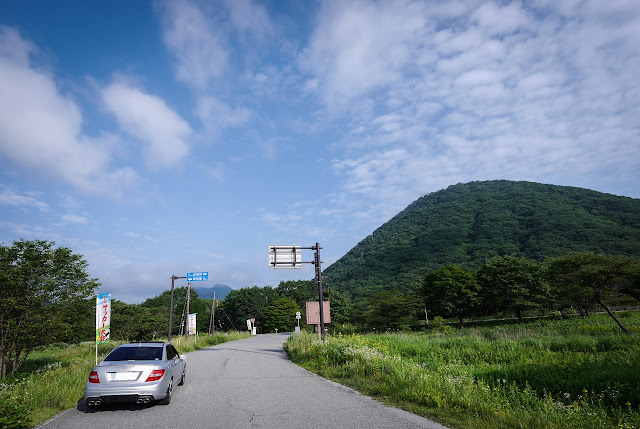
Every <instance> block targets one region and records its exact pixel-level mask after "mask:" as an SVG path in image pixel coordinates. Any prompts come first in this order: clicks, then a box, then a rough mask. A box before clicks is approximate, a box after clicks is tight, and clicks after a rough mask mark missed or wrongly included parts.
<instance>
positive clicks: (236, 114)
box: [196, 96, 251, 130]
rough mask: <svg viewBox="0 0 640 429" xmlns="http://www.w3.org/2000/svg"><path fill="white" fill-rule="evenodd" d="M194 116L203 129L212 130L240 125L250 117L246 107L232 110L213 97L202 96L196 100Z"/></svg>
mask: <svg viewBox="0 0 640 429" xmlns="http://www.w3.org/2000/svg"><path fill="white" fill-rule="evenodd" d="M196 114H197V116H198V118H199V119H200V121H202V123H203V124H204V126H205V128H208V129H212V130H220V129H222V128H225V127H236V126H238V125H242V124H244V123H245V122H247V121H248V120H249V118H250V116H251V112H250V111H249V109H247V108H246V107H236V108H234V107H231V106H229V105H227V104H225V103H223V102H222V101H220V100H218V99H217V98H216V97H213V96H203V97H200V98H199V99H198V101H197V105H196Z"/></svg>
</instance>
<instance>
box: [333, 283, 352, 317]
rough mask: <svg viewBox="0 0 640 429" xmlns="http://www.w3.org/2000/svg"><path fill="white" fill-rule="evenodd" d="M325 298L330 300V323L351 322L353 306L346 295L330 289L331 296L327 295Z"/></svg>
mask: <svg viewBox="0 0 640 429" xmlns="http://www.w3.org/2000/svg"><path fill="white" fill-rule="evenodd" d="M327 299H329V300H330V302H331V323H333V324H342V323H349V322H351V320H352V313H353V306H352V305H351V299H350V298H349V297H348V296H346V295H344V294H343V293H340V292H338V291H337V290H333V289H332V290H331V296H330V297H329V296H327Z"/></svg>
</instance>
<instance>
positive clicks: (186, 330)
mask: <svg viewBox="0 0 640 429" xmlns="http://www.w3.org/2000/svg"><path fill="white" fill-rule="evenodd" d="M190 299H191V282H187V312H186V313H185V325H184V327H185V329H184V339H185V341H186V340H187V338H189V300H190Z"/></svg>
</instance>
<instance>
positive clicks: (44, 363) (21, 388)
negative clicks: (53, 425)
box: [0, 332, 249, 429]
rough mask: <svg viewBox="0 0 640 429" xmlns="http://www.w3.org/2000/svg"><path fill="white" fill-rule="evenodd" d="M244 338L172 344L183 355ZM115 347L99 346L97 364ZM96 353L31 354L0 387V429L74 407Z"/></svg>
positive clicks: (80, 348) (80, 349)
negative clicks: (17, 370) (22, 367)
mask: <svg viewBox="0 0 640 429" xmlns="http://www.w3.org/2000/svg"><path fill="white" fill-rule="evenodd" d="M247 336H249V335H248V333H244V332H229V333H217V334H215V335H199V336H198V338H197V340H196V339H195V338H189V340H187V341H185V339H184V337H179V338H174V339H172V341H171V342H172V344H173V345H174V346H175V347H176V349H177V350H178V352H180V353H181V354H182V353H188V352H191V351H194V350H197V349H201V348H204V347H210V346H213V345H216V344H220V343H224V342H227V341H233V340H238V339H241V338H245V337H247ZM118 344H120V342H111V343H109V344H103V345H100V346H99V349H98V353H99V354H98V361H100V360H102V359H104V357H105V356H106V355H107V353H109V352H110V351H111V350H112V349H113V348H114V347H115V346H117V345H118ZM95 350H96V349H95V344H94V343H83V344H76V345H67V344H58V345H56V346H52V347H48V348H46V349H41V350H36V351H34V352H33V353H31V354H30V355H29V357H28V359H27V362H26V363H25V368H24V370H23V371H22V372H20V373H19V374H18V375H17V376H16V377H11V378H7V379H5V380H2V384H0V427H1V428H3V429H22V428H29V427H32V426H35V425H37V424H39V423H42V422H43V421H45V420H47V419H49V418H51V417H53V416H55V415H56V414H57V413H58V412H60V411H63V410H66V409H69V408H74V407H75V406H76V404H77V402H78V401H79V400H80V399H81V398H82V395H83V393H84V386H85V384H86V382H87V377H88V375H89V372H90V371H91V368H92V367H93V366H94V365H95Z"/></svg>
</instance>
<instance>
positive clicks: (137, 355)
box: [104, 346, 162, 361]
mask: <svg viewBox="0 0 640 429" xmlns="http://www.w3.org/2000/svg"><path fill="white" fill-rule="evenodd" d="M160 359H162V347H151V346H140V347H117V348H115V349H114V350H113V351H112V352H111V353H109V355H108V356H107V357H106V358H105V359H104V360H106V361H116V360H160Z"/></svg>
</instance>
